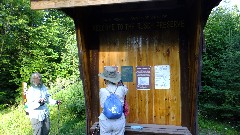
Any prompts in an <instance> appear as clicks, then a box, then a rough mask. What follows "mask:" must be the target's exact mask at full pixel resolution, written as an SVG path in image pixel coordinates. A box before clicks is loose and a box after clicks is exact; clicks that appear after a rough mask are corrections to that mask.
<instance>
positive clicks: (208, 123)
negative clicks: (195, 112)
mask: <svg viewBox="0 0 240 135" xmlns="http://www.w3.org/2000/svg"><path fill="white" fill-rule="evenodd" d="M198 124H199V135H239V134H240V133H239V131H238V130H237V128H238V127H237V126H232V125H230V124H227V123H222V122H217V121H214V120H211V119H207V118H203V117H202V116H201V115H200V116H199V122H198Z"/></svg>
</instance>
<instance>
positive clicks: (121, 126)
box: [112, 116, 126, 135]
mask: <svg viewBox="0 0 240 135" xmlns="http://www.w3.org/2000/svg"><path fill="white" fill-rule="evenodd" d="M112 125H114V126H113V135H124V132H125V125H126V119H125V116H122V117H121V118H119V119H117V120H115V121H114V123H113V124H112Z"/></svg>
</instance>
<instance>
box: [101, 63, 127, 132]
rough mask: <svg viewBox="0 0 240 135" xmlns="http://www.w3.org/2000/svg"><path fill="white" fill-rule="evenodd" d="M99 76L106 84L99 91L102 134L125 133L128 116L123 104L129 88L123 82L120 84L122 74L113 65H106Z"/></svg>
mask: <svg viewBox="0 0 240 135" xmlns="http://www.w3.org/2000/svg"><path fill="white" fill-rule="evenodd" d="M98 76H99V77H101V78H103V79H104V82H105V84H106V88H101V89H100V91H99V98H100V106H101V108H102V109H103V111H102V113H101V114H100V116H99V117H98V118H99V126H100V135H124V132H125V125H126V118H125V115H124V112H123V105H124V98H125V95H126V94H127V92H128V89H127V87H126V86H124V85H123V84H122V83H121V85H119V82H120V80H121V74H120V73H118V72H117V71H116V70H115V69H114V68H113V67H111V66H106V67H105V68H104V71H103V73H100V74H98Z"/></svg>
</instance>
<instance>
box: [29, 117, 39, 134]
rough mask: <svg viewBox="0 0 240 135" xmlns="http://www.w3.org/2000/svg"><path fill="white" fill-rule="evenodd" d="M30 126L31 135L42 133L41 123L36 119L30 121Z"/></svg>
mask: <svg viewBox="0 0 240 135" xmlns="http://www.w3.org/2000/svg"><path fill="white" fill-rule="evenodd" d="M31 124H32V128H33V135H41V132H42V122H41V121H39V120H38V119H31Z"/></svg>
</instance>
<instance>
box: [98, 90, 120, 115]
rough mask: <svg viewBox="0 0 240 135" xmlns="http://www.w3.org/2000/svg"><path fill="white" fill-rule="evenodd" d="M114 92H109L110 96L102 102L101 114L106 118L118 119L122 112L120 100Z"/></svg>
mask: <svg viewBox="0 0 240 135" xmlns="http://www.w3.org/2000/svg"><path fill="white" fill-rule="evenodd" d="M116 90H117V89H116ZM109 92H110V91H109ZM115 92H116V91H115ZM115 92H114V93H111V92H110V96H108V97H107V99H106V100H105V102H104V107H103V114H104V115H105V116H106V117H107V118H108V119H118V118H120V117H121V116H122V113H123V105H122V102H121V101H120V99H119V98H118V97H117V95H116V94H115Z"/></svg>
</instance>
